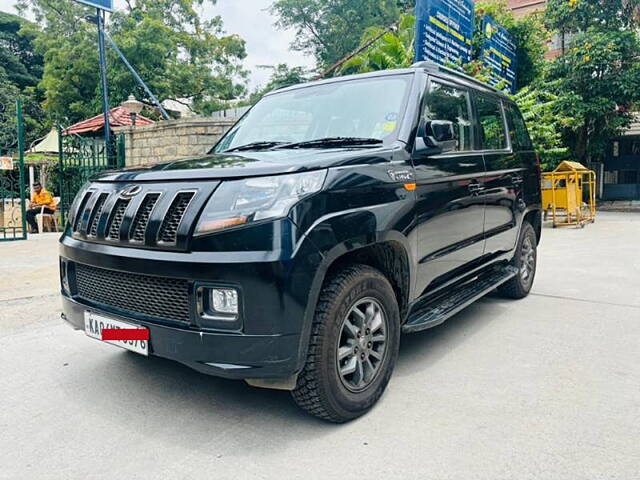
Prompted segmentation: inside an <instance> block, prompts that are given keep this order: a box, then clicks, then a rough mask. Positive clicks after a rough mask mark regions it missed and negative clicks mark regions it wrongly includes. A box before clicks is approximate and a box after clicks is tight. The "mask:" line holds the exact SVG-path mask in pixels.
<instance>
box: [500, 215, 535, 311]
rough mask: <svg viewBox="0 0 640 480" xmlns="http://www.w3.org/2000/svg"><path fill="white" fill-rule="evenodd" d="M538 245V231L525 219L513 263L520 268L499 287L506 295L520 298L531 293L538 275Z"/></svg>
mask: <svg viewBox="0 0 640 480" xmlns="http://www.w3.org/2000/svg"><path fill="white" fill-rule="evenodd" d="M537 245H538V239H537V236H536V232H535V230H534V229H533V226H532V225H531V224H530V223H529V222H526V221H525V222H524V223H523V224H522V228H521V229H520V238H519V240H518V248H517V250H516V254H515V256H514V258H513V261H512V265H513V266H514V267H516V268H517V269H518V274H517V275H516V276H515V277H513V278H512V279H511V280H509V281H508V282H506V283H504V284H503V285H501V286H500V287H499V288H498V290H499V292H500V293H502V294H503V295H504V296H505V297H508V298H514V299H520V298H524V297H526V296H527V295H529V292H530V291H531V287H533V280H534V279H535V276H536V268H537V261H538V251H537Z"/></svg>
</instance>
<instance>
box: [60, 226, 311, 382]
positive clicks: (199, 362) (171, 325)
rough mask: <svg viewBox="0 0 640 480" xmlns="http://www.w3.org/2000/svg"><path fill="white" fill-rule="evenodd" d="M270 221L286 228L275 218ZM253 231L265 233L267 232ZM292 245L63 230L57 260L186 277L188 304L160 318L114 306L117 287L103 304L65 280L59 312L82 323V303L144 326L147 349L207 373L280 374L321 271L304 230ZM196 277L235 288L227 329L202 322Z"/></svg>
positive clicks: (296, 343)
mask: <svg viewBox="0 0 640 480" xmlns="http://www.w3.org/2000/svg"><path fill="white" fill-rule="evenodd" d="M262 228H265V227H262ZM271 228H273V229H276V230H278V231H279V230H284V231H288V230H287V229H289V230H290V227H287V226H285V227H282V226H278V225H275V226H272V227H271ZM289 237H290V238H295V237H294V236H289ZM259 238H266V239H267V240H268V239H270V237H269V236H267V235H263V236H260V237H259ZM280 243H281V244H283V242H280ZM225 244H226V245H229V244H233V245H237V242H236V243H231V242H228V241H227V242H225ZM294 246H295V248H281V249H279V250H277V249H273V248H272V249H271V250H266V249H264V250H262V251H260V250H257V249H256V250H253V251H236V252H229V251H220V249H219V248H216V245H208V244H207V245H204V247H207V248H209V251H203V250H202V249H200V250H198V251H191V252H170V251H154V250H145V249H135V248H123V247H120V246H115V245H114V246H111V245H104V244H98V243H90V242H86V241H81V240H77V239H73V238H71V237H70V236H68V235H64V236H63V237H62V239H61V245H60V256H61V258H62V259H64V260H65V262H70V263H69V264H75V265H78V264H81V265H86V266H92V267H95V268H99V269H104V270H108V271H112V272H123V273H124V274H127V273H131V274H137V275H146V276H153V277H158V278H170V279H180V280H181V281H182V282H184V281H186V282H187V284H188V289H189V294H188V295H189V302H190V305H191V309H190V313H189V318H188V319H187V320H186V321H185V320H184V319H183V320H181V321H166V320H164V321H163V320H161V319H154V318H151V317H148V316H146V315H141V314H140V312H139V311H138V312H136V311H130V310H127V309H123V308H118V307H120V306H121V305H120V303H119V301H118V298H117V295H115V296H114V295H112V296H111V297H110V301H111V303H109V304H103V303H96V302H95V301H88V300H87V299H86V298H84V297H82V295H79V293H78V292H77V291H76V288H75V287H74V286H72V287H71V292H72V293H71V294H66V293H63V296H62V297H63V300H62V303H63V315H64V318H65V320H66V321H67V322H68V323H69V324H71V326H73V327H74V328H76V329H84V312H85V311H87V310H90V311H95V312H96V313H99V314H101V315H104V316H107V317H111V318H114V319H120V320H122V321H124V322H128V323H134V324H136V325H142V326H145V327H147V328H148V329H149V330H150V354H151V355H155V356H158V357H163V358H167V359H171V360H175V361H178V362H180V363H183V364H185V365H188V366H189V367H192V368H194V369H196V370H198V371H201V372H203V373H207V374H210V375H216V376H221V377H226V378H236V379H270V380H271V379H274V380H279V379H288V378H291V377H293V376H294V375H295V374H296V373H298V372H299V371H300V370H301V369H302V366H303V365H304V360H305V358H306V349H307V345H308V338H309V331H310V325H311V322H312V317H313V313H314V310H315V303H316V300H317V296H318V294H319V290H320V286H321V284H322V275H323V274H322V270H321V268H320V265H321V263H322V256H321V255H320V254H319V253H318V251H317V249H316V248H315V247H314V246H313V245H312V244H311V243H310V242H309V241H307V240H306V239H304V238H298V241H297V243H296V244H295V245H294ZM294 252H295V253H294ZM74 281H75V280H74ZM200 284H209V285H210V284H214V285H232V286H237V287H238V288H239V289H240V291H241V303H242V307H241V322H240V323H241V324H240V326H235V327H233V330H232V329H231V328H229V329H228V330H227V329H225V328H213V327H205V326H203V325H202V322H201V321H200V318H199V316H198V312H197V311H196V308H195V305H196V300H195V296H194V292H195V291H196V289H197V287H198V285H200ZM72 285H73V282H72ZM93 286H94V288H100V283H99V282H94V284H93ZM111 286H112V287H113V284H112V285H111ZM121 289H123V287H121ZM113 291H114V290H113V288H112V289H111V292H113ZM122 294H123V295H125V294H126V292H124V291H123V293H122ZM128 298H131V296H129V297H128Z"/></svg>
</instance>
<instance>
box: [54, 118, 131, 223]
mask: <svg viewBox="0 0 640 480" xmlns="http://www.w3.org/2000/svg"><path fill="white" fill-rule="evenodd" d="M58 138H59V142H60V143H59V150H60V156H59V164H58V168H59V172H60V176H59V179H60V214H61V215H62V219H63V222H65V223H66V219H67V216H68V214H69V208H70V207H71V204H72V203H73V199H74V198H75V196H76V194H77V193H78V192H79V191H80V189H81V188H82V185H84V183H85V182H86V181H87V180H89V179H90V178H91V177H93V176H94V175H96V174H98V173H100V172H102V171H104V170H113V169H116V168H121V167H123V166H124V164H125V159H124V136H123V135H118V136H116V137H112V138H115V143H116V145H113V146H111V148H110V149H107V148H106V145H105V140H104V137H83V136H80V135H64V130H63V129H61V128H59V129H58ZM114 151H115V152H116V153H115V154H114V153H113V152H114Z"/></svg>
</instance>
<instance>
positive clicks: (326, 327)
mask: <svg viewBox="0 0 640 480" xmlns="http://www.w3.org/2000/svg"><path fill="white" fill-rule="evenodd" d="M399 343H400V314H399V311H398V304H397V301H396V297H395V294H394V291H393V288H392V287H391V285H390V284H389V281H388V280H387V279H386V278H385V277H384V275H382V273H380V272H379V271H378V270H376V269H374V268H371V267H369V266H366V265H353V266H349V267H346V268H345V269H344V270H342V271H341V272H339V273H338V274H336V275H334V276H333V277H332V278H330V279H329V280H328V281H327V283H326V284H325V285H324V288H323V292H322V293H321V295H320V300H319V301H318V306H317V308H316V313H315V317H314V322H313V326H312V331H311V340H310V344H309V351H308V354H307V361H306V364H305V366H304V368H303V370H302V372H301V373H300V375H299V376H298V382H297V385H296V388H295V390H294V391H293V392H292V394H293V398H294V399H295V401H296V403H297V404H298V405H299V406H300V407H301V408H303V409H304V410H306V411H307V412H309V413H311V414H312V415H315V416H317V417H320V418H322V419H324V420H328V421H331V422H336V423H342V422H346V421H348V420H351V419H353V418H356V417H359V416H360V415H363V414H364V413H366V412H367V411H368V410H369V409H370V408H371V407H372V406H373V405H374V404H375V403H376V401H377V400H378V399H379V398H380V396H381V395H382V393H383V392H384V390H385V388H386V386H387V384H388V383H389V379H390V378H391V373H392V372H393V368H394V366H395V363H396V359H397V357H398V348H399Z"/></svg>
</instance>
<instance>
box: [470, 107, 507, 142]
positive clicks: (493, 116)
mask: <svg viewBox="0 0 640 480" xmlns="http://www.w3.org/2000/svg"><path fill="white" fill-rule="evenodd" d="M476 98H477V103H476V104H477V109H478V124H479V126H480V145H481V148H482V149H483V150H502V149H504V148H507V134H506V132H505V130H504V121H503V120H502V107H501V106H500V102H499V101H498V100H496V99H493V98H490V97H485V96H484V95H478V96H477V97H476Z"/></svg>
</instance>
